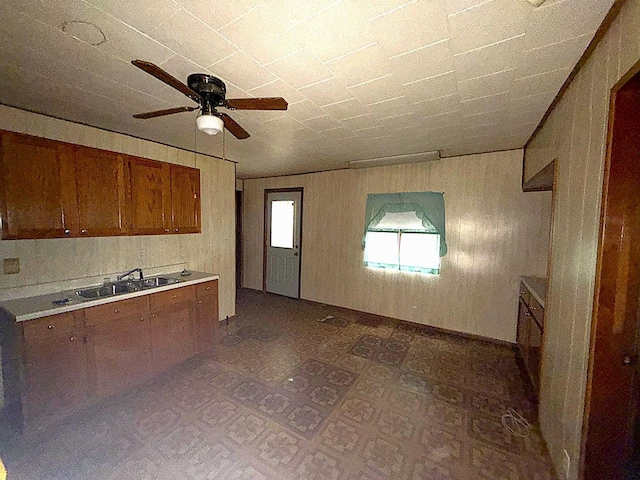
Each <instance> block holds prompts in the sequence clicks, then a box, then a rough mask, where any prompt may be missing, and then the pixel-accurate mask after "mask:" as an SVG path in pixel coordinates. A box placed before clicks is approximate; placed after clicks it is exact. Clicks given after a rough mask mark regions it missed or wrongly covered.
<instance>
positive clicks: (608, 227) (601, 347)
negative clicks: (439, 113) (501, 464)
mask: <svg viewBox="0 0 640 480" xmlns="http://www.w3.org/2000/svg"><path fill="white" fill-rule="evenodd" d="M635 72H636V73H635V76H632V75H629V76H626V77H625V78H624V79H623V80H622V81H621V83H620V84H618V85H617V86H616V87H615V88H614V92H613V95H612V109H611V117H610V122H609V147H608V157H607V164H606V165H605V179H604V191H603V201H602V220H601V236H600V245H599V250H598V266H597V270H596V287H595V291H596V296H595V300H594V314H593V328H592V335H591V352H592V353H591V358H590V369H589V382H590V385H589V388H588V392H589V394H588V396H587V406H586V419H585V443H584V455H583V457H584V461H585V463H584V469H585V472H584V473H585V478H586V479H588V480H595V479H598V480H609V479H611V480H614V479H615V480H619V479H622V478H624V473H623V472H624V470H625V465H626V464H627V463H628V462H629V460H630V458H631V455H632V452H633V442H634V424H635V422H636V418H637V414H638V412H637V403H636V398H637V395H638V391H637V390H638V366H637V355H638V353H639V352H638V345H637V341H638V340H637V333H638V311H639V307H640V302H639V300H640V242H639V241H638V239H639V238H640V196H639V195H638V192H639V191H640V162H639V161H638V159H639V158H640V120H639V119H640V117H639V116H638V112H640V63H638V65H637V66H636V68H635Z"/></svg>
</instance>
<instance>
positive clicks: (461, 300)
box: [243, 150, 551, 342]
mask: <svg viewBox="0 0 640 480" xmlns="http://www.w3.org/2000/svg"><path fill="white" fill-rule="evenodd" d="M521 174H522V151H521V150H517V151H516V150H514V151H508V152H498V153H491V154H482V155H471V156H466V157H457V158H447V159H443V160H440V161H437V162H430V163H414V164H407V165H397V166H389V167H377V168H367V169H359V170H338V171H333V172H324V173H314V174H307V175H295V176H288V177H275V178H266V179H252V180H245V181H244V200H243V202H244V215H243V246H244V268H245V270H244V276H243V285H244V286H245V287H249V288H253V289H259V290H260V289H262V264H263V263H262V260H263V257H262V256H263V229H264V227H263V226H264V213H263V211H264V208H263V207H264V205H263V204H264V189H265V188H266V189H269V188H281V187H303V188H304V206H303V209H304V210H303V234H302V235H303V239H302V277H301V296H302V298H304V299H308V300H313V301H317V302H322V303H327V304H331V305H338V306H343V307H347V308H352V309H356V310H361V311H365V312H371V313H376V314H380V315H386V316H389V317H394V318H399V319H403V320H409V321H414V322H418V323H422V324H426V325H434V326H437V327H442V328H447V329H451V330H457V331H461V332H466V333H471V334H475V335H482V336H485V337H491V338H495V339H499V340H506V341H509V342H514V341H515V334H516V319H517V307H518V279H519V277H520V276H521V275H536V276H544V275H545V271H546V262H547V246H548V238H549V224H550V203H551V195H550V193H549V192H539V193H522V190H521V185H520V180H521ZM424 190H431V191H444V192H445V193H444V198H445V209H446V217H447V218H446V220H447V245H448V247H449V253H448V254H447V255H446V256H445V257H444V258H443V259H442V268H441V271H440V275H439V276H425V275H421V274H414V273H405V272H403V273H399V272H391V271H385V270H376V269H369V268H366V267H365V266H364V265H363V251H362V247H361V241H362V232H363V228H364V213H365V203H366V199H367V194H369V193H384V192H399V191H424Z"/></svg>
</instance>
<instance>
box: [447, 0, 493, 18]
mask: <svg viewBox="0 0 640 480" xmlns="http://www.w3.org/2000/svg"><path fill="white" fill-rule="evenodd" d="M493 1H494V0H445V6H446V8H447V13H448V14H449V15H453V14H454V13H458V12H461V11H463V10H469V9H472V8H474V7H477V6H478V5H481V4H483V3H487V2H493Z"/></svg>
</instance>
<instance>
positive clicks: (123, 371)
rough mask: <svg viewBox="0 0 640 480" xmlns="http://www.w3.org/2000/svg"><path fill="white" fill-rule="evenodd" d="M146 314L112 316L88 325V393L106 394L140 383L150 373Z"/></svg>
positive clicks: (149, 336)
mask: <svg viewBox="0 0 640 480" xmlns="http://www.w3.org/2000/svg"><path fill="white" fill-rule="evenodd" d="M149 325H150V322H149V318H148V316H144V315H134V316H132V317H128V318H120V319H112V320H111V321H109V322H103V323H101V324H99V325H96V326H92V327H89V331H88V332H87V339H88V349H89V373H90V375H89V377H90V392H91V395H92V396H94V397H97V398H104V397H109V396H111V395H115V394H116V393H120V392H122V391H124V390H126V389H127V388H129V387H131V386H133V385H138V384H140V383H142V382H144V381H145V380H146V379H147V378H149V377H150V375H151V369H150V362H151V334H150V328H149Z"/></svg>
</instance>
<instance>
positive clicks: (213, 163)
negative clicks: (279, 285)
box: [0, 105, 235, 318]
mask: <svg viewBox="0 0 640 480" xmlns="http://www.w3.org/2000/svg"><path fill="white" fill-rule="evenodd" d="M0 129H5V130H12V131H15V132H20V133H27V134H30V135H36V136H40V137H46V138H51V139H54V140H62V141H65V142H70V143H75V144H79V145H86V146H89V147H95V148H102V149H106V150H112V151H116V152H121V153H128V154H131V155H138V156H141V157H146V158H151V159H154V160H160V161H163V162H168V163H176V164H180V165H188V166H191V167H196V168H199V169H200V181H201V195H202V233H200V234H190V235H168V236H165V235H158V236H136V237H103V238H78V239H73V238H62V239H47V240H4V241H2V240H0V259H2V258H12V257H18V258H19V259H20V273H19V274H17V275H2V274H1V273H0V301H1V300H6V299H9V298H19V297H25V296H30V295H38V294H41V293H46V292H51V291H55V290H57V289H65V288H70V286H71V287H75V286H80V285H87V284H89V283H91V282H97V283H100V282H101V281H102V278H103V277H106V276H110V277H112V278H113V277H114V276H115V275H116V274H119V273H122V272H124V271H126V270H129V269H131V268H134V267H141V268H143V269H145V273H147V274H148V275H149V274H153V273H162V272H165V273H166V272H169V271H176V270H181V269H182V268H188V269H192V270H200V271H205V272H211V273H219V274H220V318H225V317H226V316H232V315H235V214H234V211H235V207H234V205H235V169H234V164H233V163H231V162H225V161H222V160H217V159H214V158H210V157H206V156H203V155H195V154H194V153H190V152H187V151H184V150H179V149H177V148H172V147H167V146H165V145H160V144H158V143H154V142H149V141H146V140H140V139H136V138H132V137H128V136H126V135H120V134H116V133H111V132H106V131H104V130H99V129H96V128H92V127H87V126H83V125H78V124H76V123H71V122H66V121H63V120H58V119H55V118H51V117H46V116H43V115H37V114H34V113H30V112H25V111H23V110H18V109H14V108H10V107H6V106H2V105H0Z"/></svg>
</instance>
